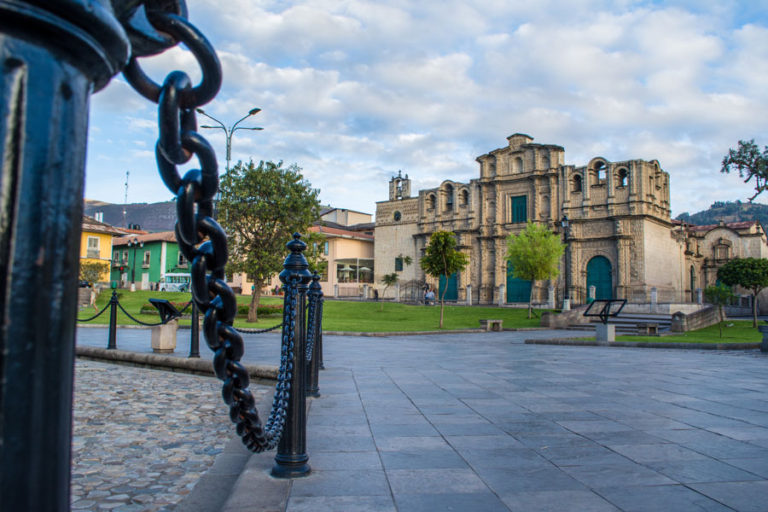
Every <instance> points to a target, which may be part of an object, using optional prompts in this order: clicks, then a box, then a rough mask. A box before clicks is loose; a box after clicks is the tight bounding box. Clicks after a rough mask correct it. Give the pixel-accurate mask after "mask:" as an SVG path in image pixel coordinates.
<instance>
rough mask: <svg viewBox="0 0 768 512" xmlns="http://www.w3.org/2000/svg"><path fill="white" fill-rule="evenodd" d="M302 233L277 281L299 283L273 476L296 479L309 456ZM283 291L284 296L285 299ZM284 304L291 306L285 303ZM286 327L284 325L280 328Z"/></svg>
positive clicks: (306, 273)
mask: <svg viewBox="0 0 768 512" xmlns="http://www.w3.org/2000/svg"><path fill="white" fill-rule="evenodd" d="M300 238H301V235H300V234H298V233H294V234H293V240H291V241H290V242H288V244H287V247H288V249H290V251H291V254H290V255H288V257H287V258H285V262H284V263H283V268H284V270H283V271H282V272H280V281H282V282H283V283H284V284H286V285H289V283H290V282H291V281H294V280H295V281H296V282H298V297H297V301H296V302H297V305H296V317H295V322H294V325H293V331H294V335H295V336H294V346H293V353H292V355H291V356H289V357H291V358H292V361H293V372H292V374H291V381H290V383H291V397H290V399H289V400H288V410H287V417H286V422H285V430H284V431H283V436H282V437H281V438H280V443H279V444H278V445H277V455H276V456H275V465H274V466H273V467H272V476H274V477H277V478H296V477H301V476H307V475H309V472H310V471H311V469H310V467H309V463H308V462H309V456H308V455H307V409H306V407H307V406H306V401H307V400H306V389H307V368H306V357H305V352H306V332H307V329H306V318H305V315H306V297H307V286H308V284H309V281H310V280H311V279H312V275H311V274H310V273H309V270H308V268H309V265H308V264H307V259H306V258H305V257H304V255H303V254H302V251H304V249H306V248H307V244H305V243H304V242H302V241H301V240H300ZM288 295H289V294H288V293H286V299H288ZM285 307H290V306H289V305H288V304H286V305H285ZM283 329H285V327H283Z"/></svg>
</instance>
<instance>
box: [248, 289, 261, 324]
mask: <svg viewBox="0 0 768 512" xmlns="http://www.w3.org/2000/svg"><path fill="white" fill-rule="evenodd" d="M259 299H261V283H257V282H255V283H253V293H252V294H251V305H250V306H249V307H248V321H249V322H258V321H259V315H258V309H259Z"/></svg>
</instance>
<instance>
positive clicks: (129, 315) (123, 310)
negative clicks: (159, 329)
mask: <svg viewBox="0 0 768 512" xmlns="http://www.w3.org/2000/svg"><path fill="white" fill-rule="evenodd" d="M117 307H118V308H120V311H122V312H123V313H125V316H127V317H128V318H130V319H131V320H133V321H134V322H136V323H137V324H139V325H146V326H147V327H155V326H157V325H163V324H164V323H165V322H162V321H161V322H157V323H151V324H148V323H147V322H142V321H141V320H139V319H138V318H135V317H134V316H133V315H131V314H130V313H129V312H127V311H126V310H125V308H124V307H123V305H122V304H120V303H119V302H118V303H117Z"/></svg>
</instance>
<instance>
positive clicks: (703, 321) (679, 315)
mask: <svg viewBox="0 0 768 512" xmlns="http://www.w3.org/2000/svg"><path fill="white" fill-rule="evenodd" d="M722 319H723V318H721V316H720V310H719V309H718V308H717V306H705V307H703V308H702V309H700V310H699V311H695V312H693V313H684V312H682V311H678V312H676V313H675V314H673V315H672V325H671V326H670V330H671V331H672V332H687V331H693V330H696V329H702V328H704V327H709V326H710V325H715V324H716V323H717V322H719V321H720V320H722Z"/></svg>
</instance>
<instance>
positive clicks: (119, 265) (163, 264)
mask: <svg viewBox="0 0 768 512" xmlns="http://www.w3.org/2000/svg"><path fill="white" fill-rule="evenodd" d="M110 280H111V281H112V282H117V283H118V286H120V287H121V288H130V289H131V290H134V289H136V290H162V289H169V290H171V291H177V290H178V288H179V287H180V286H179V285H181V284H182V283H188V282H189V262H188V261H187V259H186V258H185V257H184V255H183V254H182V253H181V251H180V250H179V244H178V243H176V235H175V234H174V232H173V231H163V232H160V233H148V234H134V235H128V236H123V237H120V238H115V239H114V240H113V242H112V271H111V274H110ZM182 288H183V286H182Z"/></svg>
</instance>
